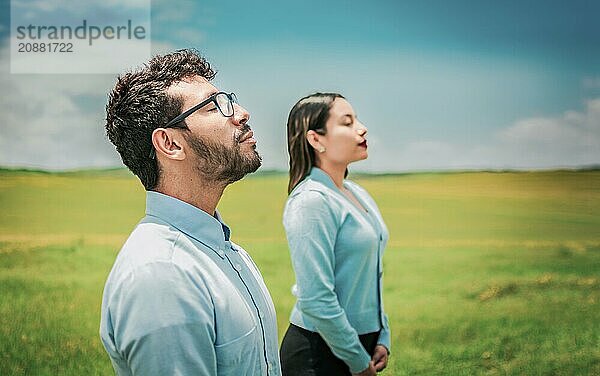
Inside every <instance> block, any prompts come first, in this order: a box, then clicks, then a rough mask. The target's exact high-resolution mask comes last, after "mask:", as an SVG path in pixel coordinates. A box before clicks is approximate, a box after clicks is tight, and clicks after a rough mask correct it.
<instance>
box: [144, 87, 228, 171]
mask: <svg viewBox="0 0 600 376" xmlns="http://www.w3.org/2000/svg"><path fill="white" fill-rule="evenodd" d="M219 94H225V96H226V97H227V99H228V100H229V102H231V115H229V116H228V115H225V114H224V113H223V110H222V109H221V106H219V102H217V96H218V95H219ZM211 102H212V103H214V104H215V106H217V109H218V110H219V112H220V113H221V115H223V116H225V117H232V116H233V115H234V114H235V108H234V107H233V105H234V104H238V103H239V102H238V99H237V95H235V93H233V92H231V93H226V92H224V91H219V92H217V93H214V94H213V95H211V96H210V97H208V98H206V99H205V100H203V101H202V102H200V103H198V104H197V105H195V106H193V107H192V108H190V109H188V110H185V111H183V112H182V113H180V114H179V115H177V116H175V117H174V118H173V119H171V120H169V122H168V123H167V124H166V125H165V126H164V127H163V128H171V127H173V125H175V124H177V123H180V122H182V121H183V120H185V118H186V117H188V116H190V115H191V114H193V113H194V112H196V111H198V110H199V109H201V108H202V107H204V106H206V105H207V104H209V103H211ZM180 128H183V127H180ZM155 152H156V151H155V150H154V147H152V148H151V149H150V155H149V157H150V159H154V156H155V155H156V154H155Z"/></svg>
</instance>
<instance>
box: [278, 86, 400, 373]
mask: <svg viewBox="0 0 600 376" xmlns="http://www.w3.org/2000/svg"><path fill="white" fill-rule="evenodd" d="M287 128H288V150H289V153H290V181H289V186H288V193H289V198H288V201H287V203H286V207H285V210H284V214H283V224H284V227H285V230H286V234H287V238H288V243H289V247H290V253H291V257H292V264H293V267H294V271H295V273H296V285H294V287H293V288H292V292H293V293H294V295H295V296H296V297H297V301H296V304H295V306H294V308H293V310H292V314H291V317H290V322H291V324H290V327H289V328H288V330H287V332H286V334H285V337H284V338H283V342H282V345H281V363H282V371H283V375H285V376H290V375H327V376H335V375H350V374H351V373H352V374H358V375H375V373H376V372H377V371H380V370H382V369H383V368H385V367H386V365H387V359H388V355H389V348H390V330H389V325H388V320H387V316H386V315H385V312H384V310H383V301H382V295H381V293H382V281H381V276H382V271H383V267H382V264H381V260H382V256H383V250H384V248H385V245H386V242H387V239H388V231H387V228H386V226H385V223H384V222H383V219H382V218H381V214H380V213H379V209H378V208H377V205H376V204H375V202H374V201H373V199H372V198H371V196H369V194H368V193H367V192H366V191H365V190H364V189H363V188H361V187H360V186H359V185H358V184H356V183H353V182H351V181H349V180H345V179H344V178H345V177H346V175H347V172H348V170H347V166H348V164H350V163H352V162H355V161H359V160H363V159H366V158H367V139H366V137H365V136H366V134H367V128H366V127H365V126H364V125H363V124H362V123H361V122H360V121H359V120H358V119H357V117H356V114H355V113H354V110H353V109H352V106H351V105H350V103H348V101H346V99H344V97H342V96H341V95H340V94H333V93H325V94H323V93H316V94H313V95H310V96H308V97H305V98H302V99H301V100H300V101H299V102H298V103H296V105H295V106H294V107H293V108H292V110H291V112H290V115H289V118H288V123H287Z"/></svg>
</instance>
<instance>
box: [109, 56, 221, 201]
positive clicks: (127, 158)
mask: <svg viewBox="0 0 600 376" xmlns="http://www.w3.org/2000/svg"><path fill="white" fill-rule="evenodd" d="M215 75H216V72H215V71H213V69H212V68H211V67H210V64H209V63H208V62H207V61H206V60H205V59H204V58H203V57H202V56H200V55H199V53H198V52H197V51H196V50H178V51H176V52H173V53H170V54H166V55H158V56H155V57H153V58H152V59H151V60H150V61H149V62H148V63H146V64H145V65H144V66H142V67H141V68H139V69H137V70H134V71H132V72H128V73H125V74H122V75H121V76H119V77H118V78H117V83H116V85H115V87H114V88H113V89H112V91H111V92H110V93H109V95H108V104H107V105H106V135H107V136H108V139H109V140H110V142H112V143H113V144H114V145H115V147H116V149H117V152H119V154H120V155H121V160H123V163H124V164H125V166H127V167H128V168H129V169H130V170H131V172H133V173H134V174H135V175H137V177H138V178H139V179H140V181H141V182H142V184H143V185H144V187H145V188H146V190H151V189H154V188H155V187H156V185H157V184H158V179H159V174H160V168H159V166H158V163H157V159H156V158H151V157H150V155H151V151H152V148H153V146H152V140H151V138H152V132H153V131H154V130H155V129H156V128H159V127H162V126H164V125H165V124H167V122H168V121H169V120H171V119H172V118H174V117H175V116H177V115H179V114H180V113H181V112H182V111H183V108H182V107H183V98H181V97H179V96H172V95H169V94H167V89H168V88H169V87H170V86H171V85H173V84H175V83H177V82H179V81H182V80H184V79H187V78H191V77H194V76H201V77H204V78H205V79H207V80H208V81H210V80H212V79H213V78H214V77H215ZM184 124H185V123H184ZM184 127H185V125H184Z"/></svg>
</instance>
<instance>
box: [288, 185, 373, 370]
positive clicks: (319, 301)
mask: <svg viewBox="0 0 600 376" xmlns="http://www.w3.org/2000/svg"><path fill="white" fill-rule="evenodd" d="M283 222H284V227H285V230H286V234H287V238H288V243H289V247H290V253H291V258H292V265H293V267H294V271H295V273H296V292H295V294H296V296H297V298H298V305H297V306H298V309H300V310H301V311H302V313H303V314H304V315H306V316H307V317H308V318H309V319H310V322H311V323H312V324H313V325H315V327H316V329H317V331H318V332H319V334H320V335H321V336H322V337H323V339H324V340H325V342H327V344H328V345H329V347H330V348H331V351H332V352H333V353H334V354H335V356H337V357H338V358H340V359H342V360H343V361H344V362H345V363H346V364H348V366H349V367H350V371H351V372H353V373H357V372H360V371H362V370H364V369H366V368H367V367H368V366H369V361H370V360H371V356H370V355H369V354H368V353H367V351H366V350H365V349H364V347H363V346H362V344H361V343H360V340H359V338H358V333H357V332H356V330H355V329H354V328H353V327H352V326H351V325H350V323H349V321H348V318H347V316H346V313H345V311H344V309H343V308H342V307H341V306H340V303H339V301H338V297H337V295H336V293H335V275H334V269H335V253H334V247H335V241H336V236H337V232H338V228H339V219H338V218H336V216H335V213H334V212H333V210H332V208H331V207H330V205H329V204H328V203H327V200H326V198H325V196H324V195H323V194H322V193H320V192H317V191H306V192H302V193H300V194H298V195H297V196H295V197H294V198H292V199H291V200H290V202H289V204H288V206H287V207H286V211H285V214H284V220H283Z"/></svg>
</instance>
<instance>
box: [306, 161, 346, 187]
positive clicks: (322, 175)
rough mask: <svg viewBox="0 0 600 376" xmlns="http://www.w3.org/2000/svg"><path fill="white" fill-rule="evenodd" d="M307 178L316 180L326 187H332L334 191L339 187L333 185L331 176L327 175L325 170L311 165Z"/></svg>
mask: <svg viewBox="0 0 600 376" xmlns="http://www.w3.org/2000/svg"><path fill="white" fill-rule="evenodd" d="M308 178H310V179H312V180H314V181H318V182H319V183H321V184H324V185H325V186H326V187H328V188H331V189H333V190H334V191H339V190H340V189H339V188H338V187H337V185H335V183H334V182H333V179H331V176H329V175H328V174H327V173H326V172H325V171H323V170H321V169H320V168H318V167H314V166H313V167H312V168H311V170H310V173H309V174H308Z"/></svg>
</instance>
